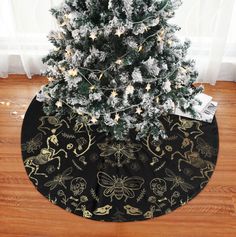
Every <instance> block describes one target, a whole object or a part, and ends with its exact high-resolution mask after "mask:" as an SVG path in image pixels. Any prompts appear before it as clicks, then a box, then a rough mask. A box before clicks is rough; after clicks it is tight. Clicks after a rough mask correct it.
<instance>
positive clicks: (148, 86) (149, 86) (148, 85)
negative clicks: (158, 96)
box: [145, 83, 151, 92]
mask: <svg viewBox="0 0 236 237" xmlns="http://www.w3.org/2000/svg"><path fill="white" fill-rule="evenodd" d="M145 89H146V91H147V92H148V91H150V90H151V84H150V83H148V84H147V86H146V88H145Z"/></svg>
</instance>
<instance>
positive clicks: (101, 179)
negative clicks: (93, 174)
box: [97, 171, 144, 201]
mask: <svg viewBox="0 0 236 237" xmlns="http://www.w3.org/2000/svg"><path fill="white" fill-rule="evenodd" d="M97 178H98V183H99V184H100V185H101V186H102V187H104V188H106V189H105V190H104V192H103V194H104V196H106V197H110V198H111V201H112V198H113V197H115V198H116V199H117V200H121V199H122V198H123V197H125V201H126V200H127V199H128V198H134V197H135V194H134V190H139V189H140V188H141V187H142V185H143V184H144V179H143V178H141V177H138V176H133V177H130V178H129V177H123V178H122V177H121V178H119V177H117V176H113V177H111V176H109V175H108V174H106V173H104V172H101V171H100V172H98V174H97Z"/></svg>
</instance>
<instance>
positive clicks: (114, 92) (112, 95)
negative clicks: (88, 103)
mask: <svg viewBox="0 0 236 237" xmlns="http://www.w3.org/2000/svg"><path fill="white" fill-rule="evenodd" d="M117 95H118V93H117V92H116V91H115V90H113V91H112V92H111V97H114V98H115V97H116V96H117Z"/></svg>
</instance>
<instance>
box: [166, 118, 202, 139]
mask: <svg viewBox="0 0 236 237" xmlns="http://www.w3.org/2000/svg"><path fill="white" fill-rule="evenodd" d="M176 126H177V128H178V130H179V131H181V132H182V133H183V134H184V136H185V137H188V136H189V135H190V134H197V135H195V137H194V138H195V139H196V138H197V137H199V136H201V135H202V134H203V131H202V130H201V129H200V127H201V126H202V123H201V122H199V121H196V120H190V119H185V118H181V117H179V122H177V123H175V124H174V125H173V126H172V127H171V128H170V131H173V129H174V127H176ZM194 126H196V130H195V131H192V132H190V133H189V132H188V130H189V129H192V128H193V127H194Z"/></svg>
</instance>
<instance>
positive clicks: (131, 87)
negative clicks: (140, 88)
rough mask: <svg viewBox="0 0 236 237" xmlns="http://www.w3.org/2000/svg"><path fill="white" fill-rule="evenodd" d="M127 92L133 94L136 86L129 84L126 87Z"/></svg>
mask: <svg viewBox="0 0 236 237" xmlns="http://www.w3.org/2000/svg"><path fill="white" fill-rule="evenodd" d="M125 93H126V94H127V95H132V94H133V93H134V87H133V86H132V85H131V84H129V85H128V86H127V87H126V90H125Z"/></svg>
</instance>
